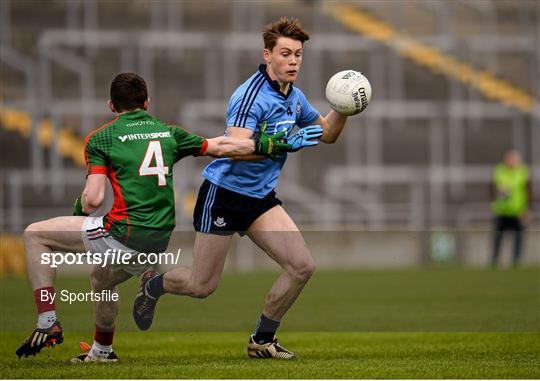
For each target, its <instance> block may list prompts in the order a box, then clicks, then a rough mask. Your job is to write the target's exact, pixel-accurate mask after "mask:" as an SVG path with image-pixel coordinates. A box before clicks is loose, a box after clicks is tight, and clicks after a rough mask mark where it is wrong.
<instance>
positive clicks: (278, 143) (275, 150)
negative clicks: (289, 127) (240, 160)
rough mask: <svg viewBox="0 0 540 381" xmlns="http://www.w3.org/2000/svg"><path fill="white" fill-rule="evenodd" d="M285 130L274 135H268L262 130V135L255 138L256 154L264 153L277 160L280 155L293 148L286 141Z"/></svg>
mask: <svg viewBox="0 0 540 381" xmlns="http://www.w3.org/2000/svg"><path fill="white" fill-rule="evenodd" d="M286 134H287V132H285V131H281V132H278V133H277V134H274V135H268V134H267V133H266V132H264V131H261V134H260V136H259V137H258V138H257V139H255V152H254V153H255V154H257V155H264V156H266V157H269V158H270V159H272V160H277V159H278V158H279V157H281V156H283V155H285V153H287V152H289V151H290V150H291V148H292V147H291V145H290V144H288V143H287V142H284V141H283V140H284V138H283V137H284V136H285V135H286Z"/></svg>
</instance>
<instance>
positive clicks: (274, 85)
mask: <svg viewBox="0 0 540 381" xmlns="http://www.w3.org/2000/svg"><path fill="white" fill-rule="evenodd" d="M259 71H260V72H261V73H262V75H264V78H266V81H267V82H268V84H269V85H270V87H271V88H272V89H274V90H275V91H276V93H278V94H279V95H281V96H282V97H283V98H285V99H287V98H289V95H291V93H292V91H293V84H292V83H291V84H290V86H289V91H287V94H283V93H282V92H281V91H280V87H279V83H278V81H274V80H273V79H272V78H270V76H269V75H268V73H267V72H266V64H261V65H260V66H259Z"/></svg>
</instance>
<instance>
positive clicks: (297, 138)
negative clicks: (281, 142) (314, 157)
mask: <svg viewBox="0 0 540 381" xmlns="http://www.w3.org/2000/svg"><path fill="white" fill-rule="evenodd" d="M322 134H323V129H322V127H321V126H319V125H314V126H307V127H304V128H301V129H299V130H298V131H297V132H295V133H294V134H292V135H291V136H290V137H289V138H287V143H289V144H290V145H291V149H290V150H289V152H296V151H298V150H300V149H302V148H304V147H311V146H316V145H317V144H319V141H318V140H317V139H318V138H320V137H321V136H322Z"/></svg>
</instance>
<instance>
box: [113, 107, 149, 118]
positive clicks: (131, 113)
mask: <svg viewBox="0 0 540 381" xmlns="http://www.w3.org/2000/svg"><path fill="white" fill-rule="evenodd" d="M147 115H148V114H147V113H146V111H144V110H142V109H137V110H133V111H129V112H125V113H123V114H120V115H118V118H120V119H139V118H142V117H145V116H147Z"/></svg>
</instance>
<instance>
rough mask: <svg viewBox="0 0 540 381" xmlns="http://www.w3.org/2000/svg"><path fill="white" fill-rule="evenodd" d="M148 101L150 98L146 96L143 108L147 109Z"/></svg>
mask: <svg viewBox="0 0 540 381" xmlns="http://www.w3.org/2000/svg"><path fill="white" fill-rule="evenodd" d="M149 103H150V98H146V100H145V101H144V103H143V106H142V108H143V110H148V104H149Z"/></svg>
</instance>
